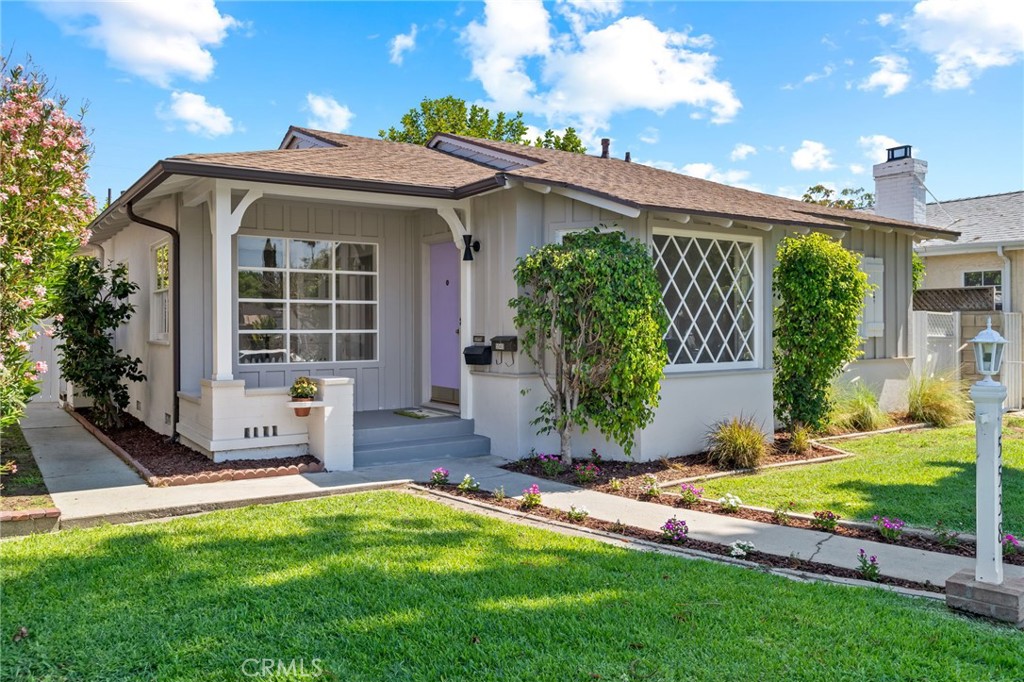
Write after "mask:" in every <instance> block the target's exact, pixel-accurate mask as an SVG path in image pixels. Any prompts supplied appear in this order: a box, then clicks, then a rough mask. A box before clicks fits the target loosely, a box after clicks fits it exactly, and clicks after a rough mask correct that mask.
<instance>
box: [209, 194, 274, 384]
mask: <svg viewBox="0 0 1024 682" xmlns="http://www.w3.org/2000/svg"><path fill="white" fill-rule="evenodd" d="M211 194H212V196H211V197H210V202H209V207H210V231H211V232H212V234H213V240H212V242H213V251H212V258H211V261H212V263H213V270H212V272H211V273H210V276H211V284H212V286H213V376H212V377H211V378H212V379H213V380H214V381H231V380H232V379H233V378H234V377H233V375H232V371H233V370H232V358H233V354H234V351H233V349H234V333H233V330H234V327H235V324H234V320H235V315H234V309H233V307H232V304H231V303H232V298H233V297H232V291H233V289H234V281H233V280H234V277H233V274H234V270H233V268H232V258H231V256H232V248H231V238H232V237H233V236H234V235H235V233H236V232H238V226H239V225H241V223H242V216H243V215H245V211H246V209H248V208H249V206H251V205H252V203H253V202H254V201H256V200H257V199H259V198H260V197H261V196H263V192H262V191H260V190H247V191H246V193H245V195H244V196H243V197H242V199H241V200H240V201H239V202H238V204H237V205H235V206H234V207H232V205H231V186H230V185H228V184H227V183H224V182H221V181H219V180H218V181H217V182H216V183H215V184H214V187H213V190H212V192H211Z"/></svg>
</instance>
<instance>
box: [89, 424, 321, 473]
mask: <svg viewBox="0 0 1024 682" xmlns="http://www.w3.org/2000/svg"><path fill="white" fill-rule="evenodd" d="M71 415H72V416H73V417H75V418H76V419H77V420H78V421H79V422H82V423H83V426H85V427H86V428H88V429H89V430H90V431H92V432H93V434H94V435H96V436H97V438H100V437H101V436H102V437H105V438H106V439H107V440H109V441H110V442H111V443H112V444H113V445H114V446H115V447H116V448H118V449H120V450H121V452H120V453H119V452H117V450H113V451H114V454H116V455H118V457H120V458H121V459H122V460H124V461H125V463H126V464H128V466H130V467H132V468H133V469H135V470H136V471H138V472H139V475H140V476H142V478H143V479H145V481H146V483H147V484H149V485H151V486H154V487H159V486H173V485H191V484H193V483H215V482H217V481H232V480H240V479H245V478H269V477H273V476H287V475H293V474H303V473H312V472H316V471H323V465H322V464H321V463H320V461H319V460H317V459H316V458H315V457H313V456H312V455H303V456H301V457H275V458H273V459H237V460H232V461H229V462H214V461H213V460H211V459H209V458H208V457H206V456H204V455H202V454H200V453H198V452H196V451H195V450H191V449H189V448H187V447H185V446H184V445H182V444H181V443H171V442H168V440H167V437H166V436H163V435H161V434H159V433H157V432H156V431H154V430H152V429H151V428H149V427H148V426H146V425H145V424H143V423H142V422H141V421H139V420H138V419H135V418H134V417H131V416H128V415H126V416H125V417H124V421H125V425H124V427H123V428H121V429H118V430H116V431H115V430H110V431H102V430H100V429H98V428H97V427H96V425H95V424H93V423H92V422H89V421H88V410H82V411H78V412H72V413H71ZM101 440H102V438H101ZM107 445H108V447H109V444H107Z"/></svg>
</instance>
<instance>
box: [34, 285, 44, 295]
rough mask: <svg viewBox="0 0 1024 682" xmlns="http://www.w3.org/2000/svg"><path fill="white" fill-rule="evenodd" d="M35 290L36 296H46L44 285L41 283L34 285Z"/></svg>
mask: <svg viewBox="0 0 1024 682" xmlns="http://www.w3.org/2000/svg"><path fill="white" fill-rule="evenodd" d="M35 292H36V296H38V297H39V298H43V297H45V296H46V287H44V286H43V285H42V284H39V285H36V288H35Z"/></svg>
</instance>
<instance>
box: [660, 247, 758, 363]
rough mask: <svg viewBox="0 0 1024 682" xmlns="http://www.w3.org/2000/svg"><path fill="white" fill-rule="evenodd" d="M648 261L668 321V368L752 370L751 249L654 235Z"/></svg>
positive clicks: (753, 303)
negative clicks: (651, 260) (651, 256)
mask: <svg viewBox="0 0 1024 682" xmlns="http://www.w3.org/2000/svg"><path fill="white" fill-rule="evenodd" d="M654 258H655V269H656V271H657V274H658V280H659V281H660V282H661V297H662V301H663V302H664V304H665V310H666V312H667V313H668V318H669V327H668V332H667V333H666V334H665V343H666V345H667V346H668V358H669V364H671V365H677V366H683V367H685V366H695V365H731V366H753V365H754V363H755V361H756V360H757V359H758V358H757V357H756V355H757V342H756V339H757V328H756V327H757V325H756V320H757V314H756V310H757V303H756V301H757V297H756V294H757V291H756V287H757V280H756V276H755V273H756V259H757V250H756V248H755V243H754V242H750V241H738V240H732V239H719V238H714V237H698V236H689V235H672V234H655V235H654Z"/></svg>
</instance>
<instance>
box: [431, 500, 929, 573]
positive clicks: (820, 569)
mask: <svg viewBox="0 0 1024 682" xmlns="http://www.w3.org/2000/svg"><path fill="white" fill-rule="evenodd" d="M421 485H424V486H425V487H427V488H431V489H434V490H439V491H442V492H444V493H446V494H449V495H452V496H455V497H464V498H469V499H472V500H475V501H477V502H483V503H485V504H488V505H492V506H495V507H502V508H504V509H511V510H516V511H524V510H523V509H522V504H521V502H520V501H519V500H515V499H512V498H508V497H506V498H502V499H496V498H495V497H494V496H493V495H492V494H491V493H488V492H485V491H479V490H477V491H466V490H459V488H458V487H457V486H454V485H451V484H448V485H436V484H432V483H429V482H428V483H423V484H421ZM541 495H543V491H541ZM526 511H528V513H529V514H530V515H532V516H537V517H540V518H545V519H550V520H553V521H560V522H563V523H570V524H572V525H576V526H582V527H584V528H590V529H592V530H598V531H603V532H606V533H616V534H618V535H625V536H627V537H631V538H636V539H638V540H645V541H648V542H655V543H658V544H663V545H670V546H674V547H682V548H687V549H693V550H698V551H701V552H706V553H708V554H715V555H718V556H722V557H729V558H736V557H738V556H740V554H739V553H738V552H737V546H736V545H737V543H733V544H732V545H723V544H719V543H716V542H707V541H704V540H694V539H691V538H689V537H688V536H687V532H686V531H684V530H682V529H683V528H685V524H684V523H683V522H681V521H676V523H675V524H669V523H666V525H667V526H669V530H668V531H666V530H665V529H664V528H663V529H662V530H659V531H653V530H645V529H643V528H637V527H635V526H627V525H625V524H621V523H611V522H608V521H602V520H600V519H595V518H593V517H591V516H589V515H583V516H579V515H577V516H576V518H573V517H572V516H570V514H569V513H567V512H564V511H561V510H559V509H552V508H551V507H546V506H544V505H543V503H541V504H538V505H537V506H533V507H530V508H529V509H528V510H526ZM680 524H681V526H680ZM743 544H745V545H749V543H743ZM742 549H743V553H742V557H743V560H744V561H748V562H751V563H756V564H759V565H761V566H768V567H771V568H781V569H790V570H794V571H803V572H805V573H815V574H818V575H827V576H832V577H837V578H847V579H854V580H864V579H865V576H864V575H863V574H862V573H861V572H860V571H858V570H856V569H852V568H841V567H839V566H833V565H831V564H823V563H819V562H816V561H808V560H806V559H799V558H796V557H792V556H789V557H783V556H779V555H776V554H766V553H764V552H759V551H756V549H753V548H752V545H750V548H749V549H748V548H746V547H744V548H742ZM882 570H884V567H882ZM872 582H877V583H879V584H881V585H889V586H893V587H903V588H907V589H912V590H921V591H927V592H937V593H942V592H944V587H943V586H941V585H933V584H931V583H918V582H914V581H911V580H903V579H900V578H892V577H889V576H886V575H879V576H878V577H877V580H874V579H872Z"/></svg>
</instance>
